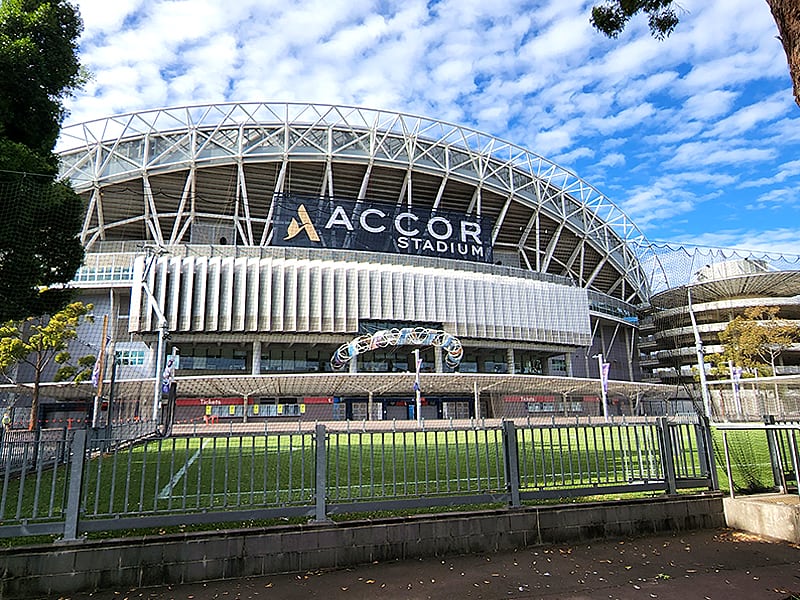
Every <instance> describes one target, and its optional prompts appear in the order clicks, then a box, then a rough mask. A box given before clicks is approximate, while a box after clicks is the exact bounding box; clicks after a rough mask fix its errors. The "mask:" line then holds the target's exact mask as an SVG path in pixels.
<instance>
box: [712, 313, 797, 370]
mask: <svg viewBox="0 0 800 600" xmlns="http://www.w3.org/2000/svg"><path fill="white" fill-rule="evenodd" d="M779 310H780V309H779V308H778V307H776V306H771V307H767V306H752V307H750V308H747V309H745V311H744V315H738V316H736V317H735V318H734V319H733V320H732V321H731V322H730V323H728V325H727V327H726V328H725V330H724V331H722V332H720V334H719V339H720V341H721V342H722V343H723V344H724V346H725V350H724V352H723V355H722V359H723V361H725V362H726V363H727V362H728V361H732V362H733V364H734V365H736V366H741V367H743V368H745V369H748V370H750V372H752V373H754V374H757V373H768V374H770V375H774V374H775V361H776V360H777V359H778V357H779V356H780V354H781V353H782V352H783V351H784V350H785V349H786V348H788V347H789V346H791V345H792V344H794V343H797V342H800V326H798V325H796V324H795V323H793V322H791V321H787V320H785V319H780V318H778V312H779Z"/></svg>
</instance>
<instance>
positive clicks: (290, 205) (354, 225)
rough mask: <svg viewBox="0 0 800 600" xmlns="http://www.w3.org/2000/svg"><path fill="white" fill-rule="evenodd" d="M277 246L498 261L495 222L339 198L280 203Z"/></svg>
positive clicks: (276, 213)
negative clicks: (494, 244)
mask: <svg viewBox="0 0 800 600" xmlns="http://www.w3.org/2000/svg"><path fill="white" fill-rule="evenodd" d="M272 224H273V236H272V244H273V245H275V246H296V247H304V248H336V249H342V250H364V251H369V252H391V253H395V254H413V255H417V256H433V257H439V258H452V259H458V260H470V261H478V262H492V243H491V233H492V223H491V220H490V219H487V218H485V217H483V218H478V217H475V216H468V215H463V214H458V213H453V212H445V211H433V210H431V209H430V208H425V207H418V206H407V205H397V204H389V203H383V202H367V201H360V202H355V201H352V200H339V199H335V198H303V197H298V196H281V197H279V198H276V200H275V204H274V206H273V213H272Z"/></svg>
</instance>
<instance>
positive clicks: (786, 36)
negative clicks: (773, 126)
mask: <svg viewBox="0 0 800 600" xmlns="http://www.w3.org/2000/svg"><path fill="white" fill-rule="evenodd" d="M766 2H767V4H768V5H769V9H770V11H771V12H772V17H773V18H774V19H775V24H776V25H777V26H778V39H779V40H780V41H781V43H782V44H783V50H784V52H786V59H787V61H788V63H789V74H790V75H791V78H792V86H793V88H794V100H795V102H796V103H797V104H798V105H800V3H798V2H797V0H766ZM677 6H678V3H677V2H674V1H673V0H606V1H605V2H604V3H603V4H598V5H596V6H594V7H593V8H592V17H591V22H592V25H593V26H594V27H595V29H597V30H598V31H600V32H602V33H604V34H606V35H607V36H608V37H612V38H616V37H617V36H618V35H619V34H620V33H622V31H623V30H624V29H625V26H626V25H627V24H628V21H630V20H631V18H633V17H634V16H635V15H637V14H640V13H642V14H645V15H647V19H648V23H649V25H650V33H651V34H652V35H653V37H655V38H657V39H664V38H666V37H668V36H669V34H671V33H672V32H673V30H674V29H675V27H676V26H677V25H678V22H679V18H678V14H677V11H676V7H677Z"/></svg>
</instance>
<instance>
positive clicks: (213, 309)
mask: <svg viewBox="0 0 800 600" xmlns="http://www.w3.org/2000/svg"><path fill="white" fill-rule="evenodd" d="M221 263H222V259H221V258H220V257H219V256H214V257H212V258H210V259H209V261H208V294H207V295H206V331H217V330H219V297H220V278H221V270H222V268H221Z"/></svg>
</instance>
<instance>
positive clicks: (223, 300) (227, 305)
mask: <svg viewBox="0 0 800 600" xmlns="http://www.w3.org/2000/svg"><path fill="white" fill-rule="evenodd" d="M233 260H234V259H233V257H225V258H223V259H222V263H221V265H220V278H219V324H218V326H217V328H218V329H219V330H220V331H230V330H231V322H232V316H233V315H232V312H233Z"/></svg>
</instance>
